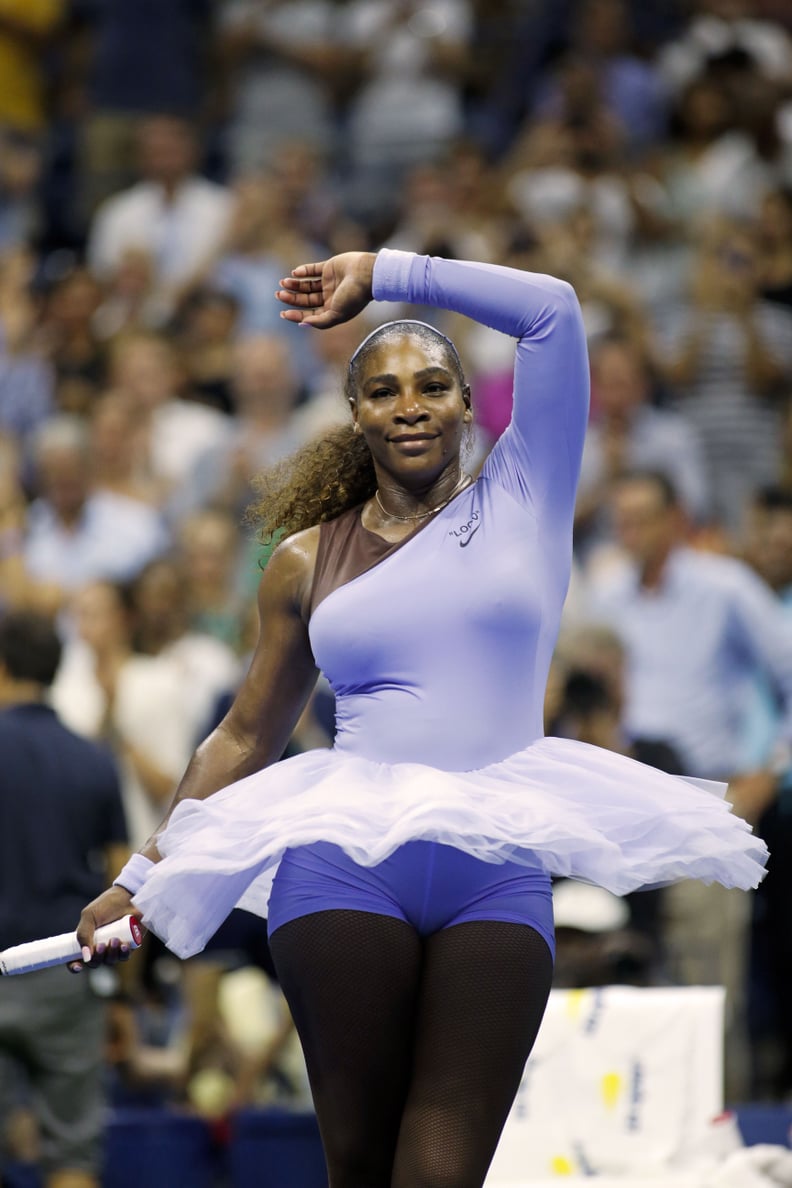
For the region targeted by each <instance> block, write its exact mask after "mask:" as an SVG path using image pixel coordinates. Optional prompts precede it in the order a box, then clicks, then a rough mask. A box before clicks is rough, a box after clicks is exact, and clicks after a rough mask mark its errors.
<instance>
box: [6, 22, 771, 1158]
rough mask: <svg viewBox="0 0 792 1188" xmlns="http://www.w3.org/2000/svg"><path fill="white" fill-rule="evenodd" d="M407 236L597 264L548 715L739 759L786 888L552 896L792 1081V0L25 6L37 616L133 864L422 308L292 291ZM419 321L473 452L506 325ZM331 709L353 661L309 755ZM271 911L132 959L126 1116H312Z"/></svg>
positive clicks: (10, 181)
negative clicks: (320, 323)
mask: <svg viewBox="0 0 792 1188" xmlns="http://www.w3.org/2000/svg"><path fill="white" fill-rule="evenodd" d="M380 247H396V248H402V249H406V250H412V251H418V252H426V253H431V254H435V255H442V256H453V257H458V258H474V259H481V260H488V261H492V262H497V263H503V264H508V265H512V266H516V267H520V268H527V269H531V270H534V271H542V272H548V273H551V274H554V275H556V276H561V277H563V278H565V279H567V280H568V281H570V282H571V283H572V284H573V285H574V287H575V289H576V291H577V293H578V295H579V297H580V300H581V303H582V306H583V311H584V318H585V324H586V328H587V332H588V337H589V347H590V354H591V369H592V412H591V423H590V428H589V433H588V437H587V442H586V447H585V456H584V464H583V475H582V480H581V485H580V494H579V505H578V509H577V522H576V536H575V561H574V573H573V583H572V588H571V590H570V595H569V598H568V601H567V607H566V612H565V620H564V626H563V630H562V635H561V639H560V641H559V646H558V650H557V655H556V658H555V661H554V664H553V670H552V674H551V682H550V687H549V690H548V704H547V723H548V730H549V731H553V732H555V733H562V734H566V735H568V736H571V737H576V738H580V739H583V740H584V741H588V742H593V743H596V744H597V745H600V746H607V747H611V748H614V749H618V750H621V751H624V752H625V753H628V754H632V755H634V756H635V757H636V758H638V759H641V760H643V761H644V762H650V763H655V764H657V765H658V766H661V767H664V768H665V769H666V770H669V771H673V772H677V773H685V774H686V775H690V776H694V777H698V778H702V779H717V780H724V779H728V780H730V781H731V787H732V791H731V793H730V796H731V797H732V798H733V800H734V803H735V806H736V807H737V808H738V810H739V811H740V812H741V813H742V814H743V815H745V816H746V817H747V818H748V819H749V820H750V821H751V823H752V825H754V827H755V828H757V829H758V830H759V831H761V832H762V833H763V835H764V836H765V837H766V839H767V841H768V844H769V845H770V846H771V849H772V851H773V854H774V860H773V862H772V864H771V871H770V874H769V875H768V877H767V879H766V880H765V883H763V885H762V887H761V888H760V891H759V892H757V893H756V894H744V893H741V892H725V891H722V890H715V889H712V888H697V889H695V890H693V891H691V888H690V887H682V888H667V889H657V890H655V891H651V892H646V893H639V894H637V895H635V896H632V897H629V900H628V901H627V902H622V901H617V902H608V901H605V900H603V899H602V898H601V897H597V895H596V893H595V892H593V891H592V892H589V894H588V897H585V896H584V897H583V898H581V897H580V895H579V894H578V893H577V892H573V893H572V894H571V895H570V894H568V891H569V889H568V888H563V887H559V888H558V890H559V894H560V896H561V895H562V896H563V897H562V898H560V899H559V905H558V907H559V910H558V923H559V933H560V944H559V967H558V984H559V985H564V984H566V985H572V984H577V985H580V984H596V983H597V982H598V981H600V982H601V981H619V980H623V981H632V982H635V983H637V984H675V983H679V984H689V983H694V982H713V981H717V982H723V984H725V985H726V986H727V988H728V991H729V1024H728V1036H729V1046H728V1050H727V1073H728V1076H729V1077H730V1080H729V1081H728V1087H729V1092H730V1094H731V1096H732V1099H735V1098H737V1099H743V1100H746V1099H750V1098H754V1099H756V1098H764V1099H775V1100H787V1099H790V1098H792V1026H791V1025H790V1017H789V1006H788V1003H789V996H790V991H792V935H790V929H789V923H788V921H789V911H790V908H792V887H790V885H789V879H790V875H789V873H788V869H789V866H788V864H787V863H786V861H785V855H786V851H787V849H788V848H789V846H790V837H792V833H791V832H790V830H791V829H792V824H791V823H792V10H790V7H789V5H788V4H786V3H785V2H784V0H426V2H423V3H418V2H414V0H135V3H134V4H119V3H115V2H113V0H71V2H69V0H2V3H0V612H2V613H6V612H16V611H19V610H33V611H37V612H41V613H43V614H46V615H47V616H51V617H52V618H53V620H54V621H55V622H56V623H57V625H58V631H59V634H60V636H61V639H62V642H63V656H62V661H61V665H60V668H59V670H58V674H57V677H56V679H55V682H54V684H53V687H52V704H53V706H54V707H55V708H56V710H57V712H58V714H59V715H60V717H61V719H62V721H63V722H64V723H65V724H66V725H67V726H69V727H70V728H71V729H73V730H74V731H76V732H78V733H80V734H82V735H85V736H87V737H89V738H91V739H94V740H99V741H101V742H102V743H103V744H105V745H107V746H109V747H110V748H111V749H112V752H113V754H114V756H115V759H116V761H117V764H118V769H119V772H120V780H121V790H122V797H123V802H124V809H125V813H126V818H127V826H128V831H129V845H130V847H131V848H132V849H136V848H137V847H138V846H140V845H141V844H142V842H143V841H144V840H145V839H146V838H147V837H148V836H149V834H150V833H151V832H152V830H153V829H154V827H155V826H156V824H157V823H158V821H159V820H160V819H161V816H162V814H163V811H164V807H165V805H166V804H167V803H168V802H169V800H170V797H171V795H172V793H173V790H174V787H175V784H176V782H177V780H178V778H179V776H180V774H181V772H182V770H183V768H184V765H185V762H186V760H187V758H188V757H189V755H190V753H191V751H192V749H193V747H194V746H195V745H196V743H197V742H198V741H199V740H200V739H201V738H202V737H203V736H204V735H205V733H206V732H207V731H208V729H210V728H211V726H212V725H213V724H214V723H215V722H216V721H217V720H219V717H220V716H221V715H222V713H223V710H224V707H225V706H227V704H228V702H229V699H230V698H231V697H233V693H234V689H235V687H236V684H237V682H238V681H239V678H240V674H241V673H242V672H243V671H244V666H245V661H246V657H247V656H248V655H249V653H250V649H251V647H252V646H253V644H254V642H255V635H256V629H257V624H256V615H255V590H256V586H257V582H258V577H259V574H260V569H261V566H262V565H264V564H266V557H267V547H266V545H265V544H264V543H262V542H260V541H259V540H258V539H257V537H256V533H255V528H254V526H252V525H251V524H250V523H249V522H248V521H247V520H246V509H247V508H248V507H249V505H250V504H251V502H252V500H253V498H254V496H255V480H256V475H257V474H258V473H260V471H261V470H262V469H263V468H265V467H267V466H268V465H270V464H271V463H274V462H277V461H278V460H279V459H281V458H283V457H284V456H286V455H287V454H289V453H291V452H292V451H293V450H294V449H295V448H296V447H297V446H299V445H300V444H302V443H304V442H306V441H307V440H309V439H310V438H311V437H313V436H315V435H316V434H318V433H321V432H322V431H323V430H324V429H326V428H327V427H328V426H331V425H333V424H335V423H336V422H338V421H339V420H342V419H343V418H344V417H345V416H346V415H347V414H346V410H345V407H344V401H343V398H342V392H341V388H342V379H343V371H344V365H345V362H346V360H347V359H348V357H349V355H350V353H351V351H352V350H353V349H354V348H355V346H356V345H357V343H358V342H359V341H360V340H361V338H362V337H363V336H364V334H365V333H366V332H367V331H368V329H369V328H370V322H369V321H368V320H367V318H368V316H369V312H371V313H372V316H373V315H376V317H377V319H378V320H385V318H386V317H387V316H392V313H391V310H390V308H388V309H384V308H383V307H381V306H377V307H376V308H374V309H373V310H372V311H367V313H366V314H365V315H362V316H361V318H359V319H356V321H355V322H353V323H350V324H348V325H345V326H343V327H338V328H336V329H334V330H332V331H328V332H324V333H322V334H307V333H305V332H299V331H298V329H297V327H296V326H294V325H293V324H291V323H288V322H284V321H282V320H280V319H279V317H278V309H277V303H276V301H275V300H274V296H273V294H274V290H275V288H276V286H277V283H278V280H279V278H280V277H281V276H283V275H284V274H285V273H286V272H288V270H290V269H291V268H292V267H294V266H295V265H296V264H298V263H300V262H304V261H306V260H315V259H322V258H324V257H326V256H328V255H330V254H332V253H335V252H339V251H344V250H352V249H365V250H377V249H378V248H380ZM393 313H394V314H395V315H398V310H395V311H393ZM420 316H425V317H426V319H427V320H430V321H435V322H436V323H437V324H439V325H440V326H441V328H442V329H443V330H444V331H446V332H447V333H449V334H450V335H451V336H452V337H453V338H454V340H455V341H456V342H457V343H458V345H459V348H460V352H461V354H462V357H463V360H464V362H465V364H466V367H467V370H468V373H469V379H470V382H471V385H472V390H473V401H474V410H475V416H476V437H475V443H474V446H473V452H472V456H471V458H470V459H469V464H470V466H471V468H473V469H475V468H476V467H477V466H478V465H480V464H481V461H482V460H483V458H484V457H485V456H486V453H487V451H488V449H489V448H490V446H491V444H492V442H493V441H494V440H495V438H496V437H497V436H498V434H499V433H500V432H501V430H502V429H503V428H504V427H505V425H506V424H507V422H508V419H509V415H510V401H511V364H512V356H513V343H512V342H511V340H508V339H506V338H504V336H502V335H500V334H498V333H496V332H494V331H489V330H487V329H486V328H484V327H481V326H477V325H472V324H465V323H463V322H462V321H461V320H460V319H457V318H456V317H454V316H453V315H449V314H446V313H442V312H441V311H437V310H428V311H424V312H423V313H422V314H421V315H420ZM332 734H333V713H332V694H331V692H330V690H329V689H328V688H327V687H325V685H324V684H323V683H321V682H320V685H319V687H318V690H317V694H316V697H315V698H314V700H313V702H312V703H311V704H310V705H309V707H308V709H307V711H306V713H305V715H304V716H303V719H302V720H301V722H300V724H299V727H298V729H297V731H296V732H295V737H294V739H293V740H292V743H291V744H290V745H291V747H292V748H293V749H295V750H300V749H303V748H305V747H309V746H316V745H320V746H321V745H328V744H329V743H330V742H331V741H332ZM0 763H2V756H0ZM1 879H2V876H1V875H0V880H1ZM260 932H261V928H260V927H259V929H258V930H256V929H251V927H250V922H249V921H247V920H245V919H244V918H241V917H240V918H236V916H235V917H234V918H232V919H231V920H230V921H229V924H228V927H227V929H226V931H225V934H224V935H223V936H222V937H220V938H219V939H218V940H217V942H216V944H215V945H214V947H213V948H212V950H211V951H210V952H209V953H208V954H207V955H206V956H205V957H204V958H201V959H196V960H194V961H192V962H188V963H180V962H177V961H176V960H175V959H174V958H173V957H171V956H170V955H169V954H167V952H165V951H164V950H162V949H161V948H157V947H156V944H155V942H154V941H153V940H151V938H149V940H148V941H147V952H146V954H145V956H144V958H143V959H142V960H139V961H137V959H136V961H135V962H132V963H130V966H129V967H128V969H127V968H124V970H123V972H122V974H121V975H120V976H119V977H116V976H115V975H111V974H110V973H109V972H108V971H104V972H103V973H101V974H97V975H95V977H96V981H97V991H98V992H103V993H106V994H107V995H108V996H109V999H110V1002H111V1007H112V1010H111V1014H110V1020H111V1026H110V1030H109V1032H108V1038H107V1048H106V1060H107V1065H108V1077H109V1080H110V1083H111V1086H112V1089H113V1093H114V1094H115V1100H117V1101H152V1100H156V1101H168V1102H180V1103H182V1104H187V1105H192V1107H194V1108H196V1109H199V1110H201V1111H203V1112H206V1113H208V1114H210V1115H213V1116H218V1115H220V1114H222V1113H223V1111H224V1110H226V1109H228V1108H229V1106H230V1105H233V1104H235V1103H236V1104H239V1103H240V1102H251V1101H252V1102H257V1101H258V1102H261V1101H271V1100H278V1101H284V1100H285V1101H290V1102H297V1103H302V1104H303V1105H304V1104H305V1103H306V1102H307V1101H308V1095H307V1089H306V1085H305V1078H304V1073H303V1071H302V1068H301V1064H300V1056H299V1051H298V1050H297V1048H296V1041H295V1038H294V1034H293V1031H292V1029H291V1026H290V1020H289V1019H288V1015H287V1012H286V1011H285V1008H284V1006H283V1003H282V1001H281V999H280V998H279V994H278V990H277V985H276V983H275V980H274V974H273V972H272V970H271V967H270V966H269V964H268V957H267V954H266V945H265V944H263V942H262V938H261V936H260ZM2 943H3V940H2V937H0V947H2ZM19 1134H20V1135H21V1136H22V1137H21V1138H20V1139H19V1141H20V1143H22V1144H23V1145H24V1135H25V1131H24V1127H22V1128H21V1129H20V1131H19Z"/></svg>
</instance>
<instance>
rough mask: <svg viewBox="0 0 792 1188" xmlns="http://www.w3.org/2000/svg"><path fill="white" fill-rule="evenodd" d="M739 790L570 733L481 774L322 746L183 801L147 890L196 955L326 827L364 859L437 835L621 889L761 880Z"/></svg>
mask: <svg viewBox="0 0 792 1188" xmlns="http://www.w3.org/2000/svg"><path fill="white" fill-rule="evenodd" d="M725 792H726V785H725V784H716V783H712V782H709V781H702V780H693V779H688V778H681V777H677V776H669V775H666V774H665V773H663V772H660V771H657V770H656V769H655V768H652V767H648V766H646V765H645V764H642V763H638V762H636V761H635V760H633V759H628V758H625V757H624V756H622V755H617V754H614V753H613V752H611V751H606V750H603V749H601V748H599V747H593V746H589V745H588V744H586V743H578V742H573V741H570V740H568V739H561V738H544V739H539V740H538V741H536V742H534V743H533V744H531V746H529V747H526V748H525V749H524V750H522V751H518V752H517V753H516V754H514V755H511V756H509V757H508V758H507V759H505V760H503V761H502V762H499V763H494V764H491V765H490V766H488V767H484V768H479V769H478V770H476V771H467V772H449V771H442V770H439V769H437V768H434V767H428V766H425V765H423V764H414V763H397V764H381V763H375V762H372V761H370V760H368V759H362V758H359V757H355V756H351V755H347V754H345V753H342V752H339V751H335V750H326V751H325V750H318V751H309V752H306V753H305V754H302V755H297V756H295V757H294V758H292V759H287V760H284V761H283V762H281V763H277V764H275V765H274V766H272V767H268V768H265V769H264V770H262V771H260V772H257V773H256V774H255V775H252V776H249V777H247V778H246V779H244V780H239V781H238V782H237V783H234V784H230V785H229V786H228V787H226V788H224V789H222V790H221V791H220V792H217V793H215V795H213V796H211V797H209V799H208V800H203V801H197V800H187V801H183V802H182V803H181V804H180V805H179V806H178V807H177V808H176V810H175V811H174V813H173V815H172V817H171V820H170V823H169V825H168V828H167V829H166V830H165V831H164V832H163V833H162V834H161V835H160V838H159V839H158V847H159V849H160V852H161V853H162V855H163V860H162V861H161V862H159V863H157V864H156V865H155V866H154V868H153V869H152V871H151V872H150V873H149V875H148V877H147V879H146V882H145V883H144V885H143V887H142V888H141V889H140V891H139V892H138V894H137V895H136V896H135V900H134V902H135V906H136V908H137V909H138V911H139V912H140V913H141V914H142V916H143V919H144V921H145V923H146V925H147V926H148V927H149V928H151V929H152V931H153V932H155V933H156V934H157V935H158V936H159V937H160V938H161V939H162V940H163V941H164V942H165V943H166V944H167V945H168V947H169V948H170V949H171V950H173V952H175V953H177V954H179V955H180V956H182V957H186V956H190V955H192V954H193V953H196V952H199V951H200V950H201V949H202V948H203V946H204V945H205V943H206V941H207V940H208V939H209V937H210V936H212V934H213V933H214V932H215V931H216V930H217V928H218V927H219V926H220V924H221V923H222V921H223V920H224V919H225V917H226V916H227V915H228V913H229V912H230V911H231V909H232V908H234V907H237V906H238V907H243V908H246V909H248V910H249V911H253V912H255V913H257V914H258V915H261V916H266V914H267V903H268V900H269V894H270V889H271V886H272V880H273V878H274V875H275V871H276V870H277V866H278V863H279V862H280V859H281V857H282V855H283V853H284V851H285V850H286V849H288V848H289V847H293V846H299V845H305V844H308V843H311V842H315V841H326V842H333V843H335V844H336V845H339V846H341V847H342V848H343V849H344V850H345V851H346V852H347V854H349V856H350V857H351V858H353V859H354V860H355V861H356V862H359V863H361V864H363V865H365V866H374V865H376V864H377V863H378V862H381V861H383V859H385V858H387V857H388V856H389V855H390V854H392V853H393V851H394V850H396V849H397V847H398V846H400V845H402V843H404V842H406V841H410V840H415V839H424V840H430V841H436V842H441V843H444V844H446V845H451V846H456V847H457V848H458V849H461V850H464V851H466V852H467V853H469V854H473V855H475V856H476V857H478V858H481V859H483V860H484V861H486V862H503V861H506V860H510V861H514V862H519V863H521V864H523V865H525V866H534V867H537V866H538V867H542V868H543V869H545V870H547V871H548V872H550V873H551V874H554V875H562V876H565V877H568V878H574V879H580V880H584V881H586V882H590V883H596V884H598V885H599V886H602V887H605V888H607V890H609V891H612V892H614V893H615V894H617V895H623V894H625V893H627V892H629V891H634V890H635V889H636V888H638V887H642V886H646V885H649V884H658V883H666V882H672V881H675V880H678V879H683V878H694V879H700V880H702V881H703V882H707V883H712V882H718V883H722V884H723V885H724V886H726V887H742V888H744V889H747V888H750V887H756V886H757V885H758V884H759V882H760V881H761V879H762V877H763V875H764V873H765V870H764V865H765V862H766V860H767V848H766V846H765V844H764V842H763V841H762V840H761V839H760V838H758V837H756V836H754V835H753V833H752V831H751V828H750V826H749V825H748V824H747V823H746V822H745V821H743V820H742V819H741V818H740V817H738V816H736V815H735V814H734V813H733V812H732V811H731V807H730V806H729V804H728V803H727V802H726V801H725V800H724V799H723V797H724V795H725Z"/></svg>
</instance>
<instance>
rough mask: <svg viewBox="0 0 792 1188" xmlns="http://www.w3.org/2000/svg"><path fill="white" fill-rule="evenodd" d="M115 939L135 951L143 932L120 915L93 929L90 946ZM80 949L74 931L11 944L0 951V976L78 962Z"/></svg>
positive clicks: (132, 919)
mask: <svg viewBox="0 0 792 1188" xmlns="http://www.w3.org/2000/svg"><path fill="white" fill-rule="evenodd" d="M112 940H118V941H120V942H121V944H122V945H129V947H130V949H137V948H138V947H139V946H140V944H141V942H142V940H143V930H142V929H141V927H140V921H139V920H138V918H137V916H132V915H130V916H122V918H121V919H120V920H113V921H112V923H110V924H103V925H102V926H101V927H100V928H97V929H96V932H95V934H94V945H95V946H96V945H98V944H102V943H104V944H106V945H108V944H109V943H110V941H112ZM81 960H82V948H81V946H80V942H79V941H78V940H77V933H76V932H62V933H61V934H60V935H59V936H48V937H45V938H44V939H43V940H35V941H27V942H26V943H25V944H23V945H12V947H11V948H10V949H3V951H2V952H0V974H21V973H30V972H31V970H34V969H48V968H49V967H50V966H51V965H65V964H66V963H67V962H68V961H81Z"/></svg>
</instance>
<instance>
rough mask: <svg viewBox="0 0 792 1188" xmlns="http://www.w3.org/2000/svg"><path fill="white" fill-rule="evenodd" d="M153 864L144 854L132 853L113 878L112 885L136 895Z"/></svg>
mask: <svg viewBox="0 0 792 1188" xmlns="http://www.w3.org/2000/svg"><path fill="white" fill-rule="evenodd" d="M153 866H154V863H153V862H152V860H151V859H150V858H147V857H146V856H145V854H133V855H132V857H131V858H130V859H129V861H128V862H127V863H126V865H125V866H124V867H123V869H122V870H121V871H120V872H119V874H118V876H117V877H116V878H115V879H113V886H114V887H121V888H122V889H123V890H124V891H128V892H129V894H130V895H137V893H138V891H139V890H140V888H141V887H142V886H143V884H144V883H145V881H146V878H147V877H148V874H149V871H150V870H151V869H152V867H153Z"/></svg>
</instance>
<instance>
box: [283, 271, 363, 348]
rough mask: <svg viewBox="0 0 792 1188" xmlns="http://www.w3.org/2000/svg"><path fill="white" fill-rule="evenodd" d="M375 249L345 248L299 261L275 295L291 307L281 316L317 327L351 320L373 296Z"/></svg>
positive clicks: (327, 326)
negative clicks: (315, 259) (307, 261)
mask: <svg viewBox="0 0 792 1188" xmlns="http://www.w3.org/2000/svg"><path fill="white" fill-rule="evenodd" d="M375 259H376V254H375V253H374V252H342V253H341V255H338V256H332V257H331V258H330V259H329V260H321V261H319V262H318V263H316V264H300V265H298V267H297V268H293V269H292V272H291V275H290V276H287V277H284V278H283V280H282V281H281V287H280V288H279V289H278V290H277V292H276V293H275V296H276V297H277V298H278V300H279V301H281V302H283V304H284V305H288V306H289V309H285V310H282V311H281V317H282V318H285V319H286V320H287V321H289V322H299V323H301V324H302V325H303V326H315V327H316V329H317V330H329V329H330V327H331V326H339V325H340V324H341V323H342V322H348V321H350V320H351V319H352V318H354V317H356V316H357V314H359V313H360V312H361V310H363V309H365V308H366V306H367V305H368V303H369V302H370V301H371V300H372V291H371V285H372V278H373V276H374V261H375Z"/></svg>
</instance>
